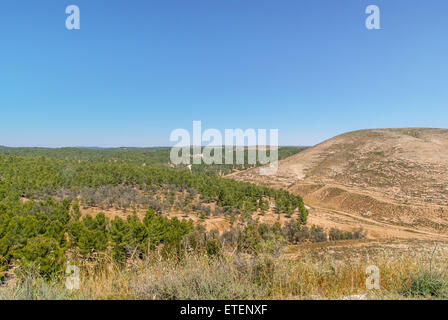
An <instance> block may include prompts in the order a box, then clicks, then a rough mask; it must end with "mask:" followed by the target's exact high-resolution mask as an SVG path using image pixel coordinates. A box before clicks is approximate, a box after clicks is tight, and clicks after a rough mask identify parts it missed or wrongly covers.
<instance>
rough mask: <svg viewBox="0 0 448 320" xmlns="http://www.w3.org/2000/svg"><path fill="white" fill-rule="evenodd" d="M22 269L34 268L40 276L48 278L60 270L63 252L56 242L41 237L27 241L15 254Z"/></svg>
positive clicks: (62, 262) (62, 264) (62, 263)
mask: <svg viewBox="0 0 448 320" xmlns="http://www.w3.org/2000/svg"><path fill="white" fill-rule="evenodd" d="M17 256H18V262H19V265H20V266H21V267H22V268H29V267H31V266H35V267H37V268H38V270H39V273H40V274H41V275H42V276H45V277H50V276H52V275H54V274H56V273H58V272H59V271H61V270H62V268H63V266H64V258H65V255H64V250H63V249H61V248H60V247H59V244H58V242H57V241H56V240H55V239H52V238H46V237H44V236H42V235H39V236H36V237H34V238H31V239H28V241H27V244H26V246H25V247H24V248H23V249H22V250H20V251H19V252H18V254H17Z"/></svg>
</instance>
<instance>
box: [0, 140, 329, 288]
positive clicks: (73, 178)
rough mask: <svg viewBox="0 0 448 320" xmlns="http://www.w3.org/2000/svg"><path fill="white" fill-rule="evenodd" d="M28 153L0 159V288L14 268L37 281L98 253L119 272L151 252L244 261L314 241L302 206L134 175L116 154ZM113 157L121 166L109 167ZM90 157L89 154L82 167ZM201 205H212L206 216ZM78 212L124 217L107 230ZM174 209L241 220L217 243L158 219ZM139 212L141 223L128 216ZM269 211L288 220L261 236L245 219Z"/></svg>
mask: <svg viewBox="0 0 448 320" xmlns="http://www.w3.org/2000/svg"><path fill="white" fill-rule="evenodd" d="M5 150H6V149H3V150H2V152H3V153H8V152H6V151H5ZM19 150H20V152H18V151H19ZM36 150H37V149H15V151H16V152H17V153H18V154H20V155H11V154H8V155H0V278H1V279H2V280H4V278H5V277H7V274H9V273H10V272H11V270H13V269H14V270H15V269H16V268H19V270H20V269H24V270H26V269H29V268H35V269H36V268H37V269H38V272H39V273H40V274H41V275H42V276H45V277H55V276H58V275H60V274H61V272H63V270H64V266H65V265H66V263H67V261H69V260H73V259H83V260H89V259H96V257H98V255H99V254H102V253H107V254H110V255H111V256H112V257H113V259H114V260H115V261H116V262H118V263H121V264H123V265H125V264H126V261H127V260H128V259H129V258H133V259H135V258H138V257H141V258H143V257H144V256H145V255H147V254H148V252H150V251H151V250H162V252H163V254H166V255H171V256H172V255H175V256H179V257H180V256H181V255H182V252H185V250H203V251H204V252H207V254H210V255H216V254H219V253H220V252H221V251H222V250H223V246H225V245H226V244H227V245H229V244H231V245H233V246H235V247H236V248H238V250H243V251H244V250H246V251H251V252H254V251H256V250H257V249H258V248H259V246H261V245H266V241H271V240H272V241H273V240H279V239H281V241H286V240H287V238H288V236H287V234H289V240H290V241H294V240H295V237H296V234H298V233H299V232H300V231H302V233H303V232H304V231H306V232H308V234H309V236H312V235H310V232H311V233H313V232H314V234H319V232H320V231H319V230H318V229H316V228H314V229H312V230H307V229H303V228H301V226H302V225H304V224H305V223H306V221H307V215H308V212H307V210H306V208H305V206H304V204H303V201H302V199H301V198H300V197H299V196H296V195H292V194H290V193H288V192H286V191H283V190H274V189H269V188H266V187H259V186H256V185H253V184H250V183H243V182H236V181H234V180H230V179H225V178H221V177H219V176H217V175H210V174H209V172H200V173H191V172H190V171H189V170H185V169H184V170H180V169H179V170H175V169H171V168H167V167H164V166H163V165H158V166H149V165H147V166H143V165H141V163H139V161H136V160H130V159H131V158H132V157H131V156H130V157H129V158H127V155H126V152H124V151H114V152H115V153H114V152H111V153H108V152H106V151H104V150H85V154H83V153H81V154H80V155H78V158H77V157H76V156H75V155H76V152H74V151H73V150H72V149H67V150H66V149H60V150H59V151H61V154H58V152H57V151H49V150H47V151H43V150H41V149H39V150H37V151H36ZM121 152H123V157H122V158H121V161H111V160H112V159H113V158H114V157H116V156H117V154H121ZM140 152H142V153H141V157H142V159H143V158H144V153H143V151H138V152H137V153H140ZM159 152H161V151H159ZM12 153H14V152H12ZM90 153H92V154H94V156H92V157H91V158H90V157H89V156H88V154H90ZM49 154H51V155H49ZM112 155H113V156H112ZM125 155H126V156H125ZM154 157H155V156H154ZM157 157H160V159H162V158H163V156H162V155H157ZM81 158H83V159H81ZM127 159H129V160H127ZM160 163H161V162H160ZM209 203H214V204H216V206H215V209H214V210H213V212H212V210H211V209H210V206H208V205H207V204H209ZM87 207H98V208H102V209H107V208H111V207H114V208H119V209H121V210H124V211H125V212H127V217H126V219H121V218H119V217H115V218H114V219H112V220H110V219H108V218H107V217H106V216H105V215H104V214H103V213H99V214H97V215H96V216H94V217H93V216H90V215H82V213H81V212H82V209H83V208H87ZM174 207H176V208H177V209H178V210H181V211H183V212H185V213H187V214H190V213H191V214H198V215H200V216H201V218H202V219H206V218H207V216H209V215H211V214H214V215H217V214H222V215H225V216H228V217H229V218H230V219H235V217H240V218H241V217H242V218H243V219H245V221H246V223H245V224H244V226H243V227H238V228H236V227H235V228H232V230H230V231H228V232H225V233H224V234H221V235H220V234H219V233H218V232H206V231H205V230H204V229H203V228H202V227H201V226H200V225H194V224H193V222H192V221H191V220H188V219H183V220H178V219H177V218H173V219H170V218H167V217H164V216H163V215H162V214H163V213H164V212H165V211H169V210H171V209H172V208H174ZM142 208H144V210H145V211H146V214H145V216H144V218H143V219H141V218H139V217H138V216H137V214H136V209H142ZM269 208H273V210H275V212H276V213H279V214H280V213H283V214H288V215H295V217H296V218H295V219H293V220H292V222H291V224H290V225H289V226H288V227H283V228H282V227H281V226H280V225H279V224H278V223H277V224H275V225H274V226H268V225H263V224H257V223H256V222H253V221H251V218H250V214H251V213H252V212H255V211H260V212H264V211H266V210H268V209H269ZM287 228H289V231H288V229H287ZM291 228H292V233H291V230H290V229H291ZM288 232H289V233H288ZM296 240H297V239H296ZM272 241H271V242H272ZM275 242H276V241H275Z"/></svg>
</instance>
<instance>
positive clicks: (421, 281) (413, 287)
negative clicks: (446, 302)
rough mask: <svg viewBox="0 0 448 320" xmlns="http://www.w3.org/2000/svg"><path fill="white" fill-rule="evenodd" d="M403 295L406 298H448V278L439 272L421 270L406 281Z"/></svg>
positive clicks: (402, 290)
mask: <svg viewBox="0 0 448 320" xmlns="http://www.w3.org/2000/svg"><path fill="white" fill-rule="evenodd" d="M401 294H403V295H404V296H406V297H413V298H418V297H425V298H429V297H434V298H440V299H446V298H448V276H447V275H446V274H444V273H442V272H439V271H433V270H419V271H418V272H417V273H415V274H414V275H412V276H410V277H409V278H407V279H404V281H403V286H402V288H401Z"/></svg>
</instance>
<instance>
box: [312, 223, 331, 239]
mask: <svg viewBox="0 0 448 320" xmlns="http://www.w3.org/2000/svg"><path fill="white" fill-rule="evenodd" d="M310 236H311V241H313V242H324V241H327V234H326V233H325V231H324V229H322V227H317V226H312V227H311V232H310Z"/></svg>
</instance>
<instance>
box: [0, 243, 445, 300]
mask: <svg viewBox="0 0 448 320" xmlns="http://www.w3.org/2000/svg"><path fill="white" fill-rule="evenodd" d="M78 265H79V266H80V267H81V288H80V289H79V290H76V291H74V292H69V291H67V290H66V289H65V288H64V281H63V279H60V280H50V281H45V280H43V279H41V278H39V277H37V276H35V274H33V273H28V274H25V275H24V277H22V279H23V280H22V281H18V282H16V283H15V284H13V283H11V284H8V285H6V286H3V287H0V298H1V299H37V300H40V299H230V300H231V299H406V298H448V279H447V276H446V275H447V272H446V271H447V266H448V259H447V258H446V257H440V256H438V255H437V254H436V252H435V251H434V252H421V253H418V254H415V253H409V254H402V255H384V254H383V255H382V254H378V255H374V256H363V257H349V256H347V258H346V259H345V260H339V259H335V258H333V257H332V256H331V255H325V256H324V257H316V256H315V255H311V254H310V253H303V254H300V255H298V256H297V257H296V258H295V259H294V260H290V259H286V258H283V257H281V258H277V259H275V258H273V257H272V256H270V255H258V256H253V255H247V254H232V253H230V252H229V253H225V254H224V255H223V256H221V257H209V256H207V255H205V254H198V253H186V255H185V256H184V257H183V258H182V259H178V258H177V257H172V258H162V257H161V256H160V255H159V254H157V253H152V254H151V255H150V256H149V257H148V258H147V259H146V260H135V261H132V262H129V264H128V265H127V266H126V267H125V268H123V267H120V266H118V265H116V264H115V263H113V262H112V261H111V260H109V258H108V257H106V256H105V257H103V258H100V259H96V262H95V263H90V264H89V263H84V264H80V263H78ZM370 265H375V266H377V267H378V268H379V270H380V290H373V291H370V290H367V288H366V278H367V274H366V268H367V267H368V266H370Z"/></svg>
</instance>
